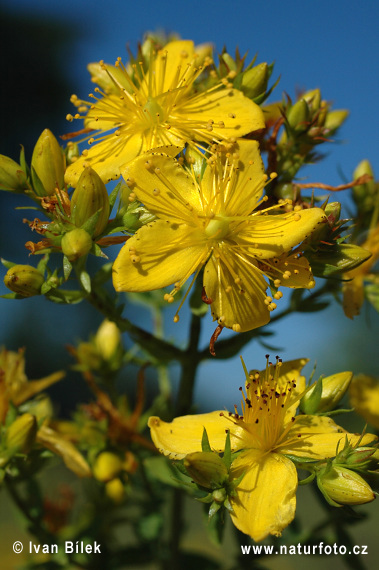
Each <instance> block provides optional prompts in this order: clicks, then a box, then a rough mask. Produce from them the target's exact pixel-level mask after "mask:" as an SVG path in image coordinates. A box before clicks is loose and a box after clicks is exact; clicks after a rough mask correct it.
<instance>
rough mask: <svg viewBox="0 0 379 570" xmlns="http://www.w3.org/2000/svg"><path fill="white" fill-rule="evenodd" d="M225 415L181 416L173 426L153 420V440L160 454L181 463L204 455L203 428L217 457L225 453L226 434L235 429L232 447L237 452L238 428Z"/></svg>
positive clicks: (218, 412)
mask: <svg viewBox="0 0 379 570" xmlns="http://www.w3.org/2000/svg"><path fill="white" fill-rule="evenodd" d="M224 413H225V414H226V412H220V411H217V412H211V413H209V414H198V415H196V416H181V417H179V418H175V419H174V420H173V421H172V422H171V423H167V422H164V421H162V420H161V419H160V418H158V417H156V416H152V417H150V418H149V421H148V426H149V428H150V432H151V438H152V440H153V442H154V445H155V446H156V447H157V449H159V451H160V452H161V453H163V454H164V455H168V456H169V457H170V458H171V459H182V458H183V457H184V456H185V455H187V454H188V453H193V452H194V451H202V449H201V439H202V437H203V431H204V428H205V429H206V430H207V434H208V439H209V443H210V446H211V448H212V449H213V450H214V451H217V452H218V453H221V452H223V451H224V449H225V440H226V431H227V430H229V429H231V427H232V428H233V435H231V444H232V449H233V451H235V450H236V449H237V448H238V437H237V436H238V432H239V428H236V427H235V426H234V424H233V423H232V422H231V421H230V420H229V419H228V418H227V416H226V415H224ZM220 414H222V415H220Z"/></svg>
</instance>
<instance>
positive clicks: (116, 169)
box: [65, 133, 143, 188]
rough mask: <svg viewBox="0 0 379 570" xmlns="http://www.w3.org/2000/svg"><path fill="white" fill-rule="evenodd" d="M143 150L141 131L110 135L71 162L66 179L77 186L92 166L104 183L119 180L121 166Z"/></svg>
mask: <svg viewBox="0 0 379 570" xmlns="http://www.w3.org/2000/svg"><path fill="white" fill-rule="evenodd" d="M142 151H143V138H142V137H141V135H140V133H138V134H136V135H131V136H125V137H117V136H116V135H112V134H111V135H108V136H106V137H105V138H104V140H103V141H101V142H99V143H96V144H95V145H94V146H92V147H91V148H90V149H89V150H88V154H87V155H86V156H84V155H82V156H81V157H80V158H78V160H76V161H75V162H73V163H72V164H70V166H69V167H68V168H67V170H66V172H65V181H66V183H67V184H68V185H69V186H72V187H73V188H75V186H76V184H77V182H78V180H79V177H80V175H81V173H82V172H83V169H84V168H86V167H87V166H91V168H93V169H94V170H95V171H96V172H97V174H98V175H99V176H100V178H101V179H102V181H103V182H104V183H106V182H109V181H110V180H117V179H118V178H120V176H121V168H122V167H123V166H124V165H125V164H127V163H128V162H130V161H131V160H133V159H134V158H135V157H136V156H138V155H139V154H140V153H141V152H142Z"/></svg>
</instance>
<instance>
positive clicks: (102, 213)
mask: <svg viewBox="0 0 379 570" xmlns="http://www.w3.org/2000/svg"><path fill="white" fill-rule="evenodd" d="M109 210H110V208H109V197H108V192H107V189H106V188H105V184H104V182H103V181H102V180H101V178H100V176H99V175H98V174H97V173H96V172H95V171H94V170H92V168H91V167H90V166H88V167H87V168H85V169H84V170H83V172H82V174H81V175H80V178H79V180H78V184H77V186H76V188H75V191H74V193H73V195H72V198H71V213H72V216H73V220H74V223H75V225H76V226H77V227H81V226H83V224H85V222H87V221H88V220H89V219H90V218H91V217H92V216H94V215H95V214H96V213H98V217H97V219H95V220H94V222H95V225H94V227H93V228H91V229H92V232H91V233H92V235H93V236H94V237H96V236H98V235H99V234H101V233H102V232H103V231H104V229H105V228H106V226H107V223H108V219H109ZM89 231H90V230H89Z"/></svg>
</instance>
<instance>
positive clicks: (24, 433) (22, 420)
mask: <svg viewBox="0 0 379 570" xmlns="http://www.w3.org/2000/svg"><path fill="white" fill-rule="evenodd" d="M36 435H37V420H36V418H35V416H32V414H23V415H22V416H19V417H18V418H16V420H15V421H14V422H13V424H11V425H10V426H9V428H8V429H7V432H6V434H5V444H6V447H7V448H8V449H9V450H11V451H12V452H13V453H28V452H29V451H30V450H31V448H32V446H33V443H34V441H35V439H36Z"/></svg>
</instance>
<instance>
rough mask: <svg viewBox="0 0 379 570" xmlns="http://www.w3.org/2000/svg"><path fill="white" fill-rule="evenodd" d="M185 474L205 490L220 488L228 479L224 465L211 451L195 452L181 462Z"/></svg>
mask: <svg viewBox="0 0 379 570" xmlns="http://www.w3.org/2000/svg"><path fill="white" fill-rule="evenodd" d="M183 464H184V467H185V468H186V470H187V473H188V475H189V476H190V477H192V479H193V480H194V482H195V483H197V484H198V485H201V486H202V487H205V488H210V489H217V488H219V487H222V486H223V484H224V483H225V481H226V480H227V478H228V470H227V468H226V465H225V463H224V462H223V460H222V459H221V457H220V456H219V455H217V453H212V452H211V451H195V452H194V453H189V454H188V455H186V457H185V458H184V460H183Z"/></svg>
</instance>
